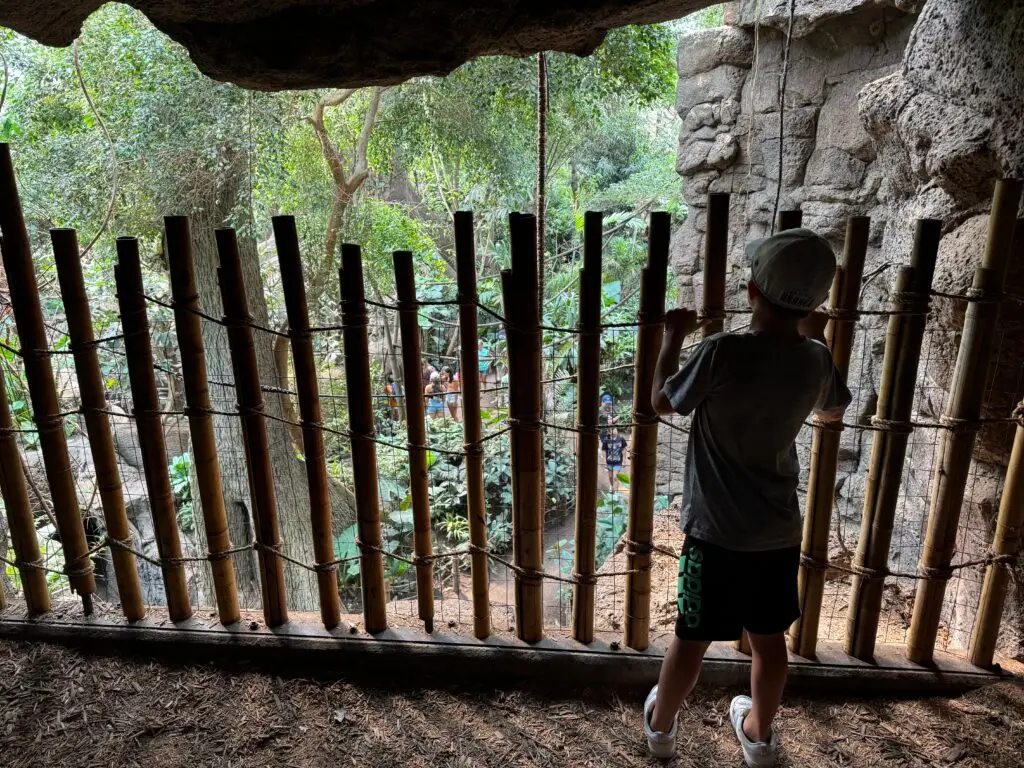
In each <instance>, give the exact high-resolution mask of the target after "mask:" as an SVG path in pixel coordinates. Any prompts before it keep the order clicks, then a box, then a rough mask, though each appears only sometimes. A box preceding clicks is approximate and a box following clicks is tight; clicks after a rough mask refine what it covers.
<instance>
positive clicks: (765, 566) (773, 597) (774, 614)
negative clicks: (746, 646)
mask: <svg viewBox="0 0 1024 768" xmlns="http://www.w3.org/2000/svg"><path fill="white" fill-rule="evenodd" d="M799 569H800V548H799V547H789V548H786V549H779V550H771V551H766V552H753V553H750V554H749V555H747V556H746V557H745V558H744V567H743V569H742V578H743V581H744V582H745V584H746V587H745V588H744V598H745V602H746V610H745V615H744V620H743V624H744V627H745V629H746V630H747V636H748V637H749V638H750V650H751V655H752V664H751V668H750V698H751V700H752V702H753V706H752V707H751V709H750V712H749V713H748V714H747V715H746V717H745V718H744V720H743V732H744V734H745V735H746V737H747V738H748V739H750V740H751V741H752V742H755V743H756V742H765V743H767V742H768V741H769V740H770V738H771V733H772V721H773V720H774V719H775V714H776V712H778V711H779V704H780V703H781V702H782V691H783V689H784V688H785V687H786V674H787V672H788V671H789V657H788V654H787V652H786V636H785V631H786V629H787V628H788V627H789V626H790V625H791V624H792V623H793V622H794V621H795V620H796V619H797V618H798V617H799V616H800V599H799V595H798V592H797V573H798V571H799Z"/></svg>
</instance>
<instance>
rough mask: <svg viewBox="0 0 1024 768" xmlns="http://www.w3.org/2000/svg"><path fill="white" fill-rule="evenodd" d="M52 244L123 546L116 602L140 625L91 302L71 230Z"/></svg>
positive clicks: (96, 456) (106, 515)
mask: <svg viewBox="0 0 1024 768" xmlns="http://www.w3.org/2000/svg"><path fill="white" fill-rule="evenodd" d="M50 242H51V244H52V245H53V260H54V264H55V266H56V267H57V281H58V283H59V284H60V294H61V299H62V300H63V302H64V314H65V315H66V316H67V321H68V338H69V339H70V340H71V350H72V352H73V353H74V356H75V375H76V377H77V379H78V390H79V394H80V397H81V402H82V414H83V417H84V419H85V429H86V434H87V435H88V436H89V451H90V453H91V454H92V461H93V466H94V467H95V468H96V489H97V491H98V492H99V497H100V506H101V507H102V508H103V522H104V525H105V526H106V529H107V536H108V537H109V538H110V539H111V540H112V541H115V542H121V543H122V544H124V545H125V546H123V547H122V546H118V545H117V544H114V545H112V546H111V551H110V557H111V560H112V562H113V565H114V580H115V582H116V583H117V596H118V598H119V599H120V600H121V610H122V611H123V612H124V615H125V618H127V619H128V621H138V620H139V619H141V618H142V617H143V616H145V615H146V606H145V605H144V604H143V600H142V585H141V584H140V583H139V573H138V569H137V568H136V565H135V555H133V554H132V553H131V552H130V551H129V550H128V549H127V548H126V547H132V546H133V544H134V542H133V541H132V533H131V528H130V526H129V525H128V514H127V513H126V511H125V506H124V494H123V493H122V491H121V472H120V471H119V470H118V467H117V454H116V452H115V450H114V437H113V434H112V433H111V431H110V419H109V418H108V416H107V414H106V413H105V411H106V409H107V393H106V390H105V389H104V386H103V374H102V372H101V371H100V362H99V357H98V355H97V354H96V344H95V337H94V336H93V330H92V315H91V313H90V310H89V296H88V294H87V293H86V291H85V278H84V276H83V275H82V262H81V257H80V256H79V253H78V236H77V235H76V234H75V230H73V229H51V230H50Z"/></svg>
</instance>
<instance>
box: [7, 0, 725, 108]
mask: <svg viewBox="0 0 1024 768" xmlns="http://www.w3.org/2000/svg"><path fill="white" fill-rule="evenodd" d="M713 3H714V0H639V1H638V2H631V3H623V2H619V1H618V0H559V2H554V3H531V2H522V0H488V1H487V2H477V1H475V0H417V1H416V2H411V1H410V0H406V1H405V2H391V3H383V2H366V1H365V0H332V1H331V2H325V1H324V0H218V2H209V0H129V3H128V4H129V5H132V6H134V7H135V8H138V9H139V10H141V11H142V12H143V13H145V14H146V16H148V17H149V19H150V20H151V21H152V22H153V23H154V24H155V25H156V26H157V27H159V28H160V29H161V30H163V31H164V32H166V33H167V34H168V35H170V36H171V37H172V38H174V39H175V40H177V41H178V42H179V43H181V44H182V45H184V46H185V47H186V48H187V49H188V51H189V55H191V57H192V59H193V60H194V61H195V62H196V64H197V65H198V66H199V68H200V69H201V70H203V72H205V73H206V74H208V75H210V76H211V77H215V78H217V79H218V80H229V81H231V82H235V83H238V84H239V85H244V86H247V87H252V88H260V89H267V90H279V89H284V88H312V87H318V86H328V85H333V86H345V87H356V86H362V85H381V84H388V83H397V82H401V81H402V80H406V79H408V78H410V77H413V76H415V75H428V74H432V75H441V74H446V73H448V72H450V71H451V70H453V69H455V68H456V67H457V66H459V65H460V64H462V63H463V62H465V61H468V60H469V59H471V58H473V57H475V56H481V55H487V54H510V55H513V56H526V55H529V54H533V53H536V52H537V51H542V50H554V51H568V52H571V53H577V54H581V55H585V54H588V53H590V52H591V51H593V50H594V48H596V47H597V46H598V45H599V44H600V43H601V41H602V40H603V39H604V37H605V34H606V33H607V31H608V30H609V29H612V28H615V27H620V26H623V25H625V24H643V23H651V22H657V21H667V20H668V19H674V18H678V17H680V16H685V15H686V14H687V13H690V12H692V11H695V10H698V9H700V8H704V7H706V6H709V5H712V4H713ZM101 5H103V0H3V2H0V26H4V27H10V28H12V29H15V30H17V31H18V32H21V33H22V34H25V35H28V36H30V37H33V38H35V39H36V40H39V41H40V42H42V43H46V44H48V45H69V44H70V43H71V41H72V40H74V39H75V37H77V36H78V34H79V32H80V31H81V27H82V22H83V21H84V20H85V19H86V18H87V17H88V16H89V14H90V13H92V12H93V11H95V10H96V9H97V8H99V7H100V6H101ZM730 55H731V54H730Z"/></svg>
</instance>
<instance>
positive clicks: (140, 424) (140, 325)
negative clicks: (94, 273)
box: [114, 237, 192, 621]
mask: <svg viewBox="0 0 1024 768" xmlns="http://www.w3.org/2000/svg"><path fill="white" fill-rule="evenodd" d="M116 245H117V266H115V267H114V281H115V283H116V284H117V302H118V306H119V307H120V310H121V328H122V330H123V331H124V349H125V352H126V353H127V359H128V381H129V383H130V385H131V391H132V415H133V416H134V417H135V429H136V432H137V433H138V436H139V451H140V452H141V453H142V468H143V470H144V472H145V476H146V489H147V491H148V493H149V507H150V509H151V510H152V512H153V527H154V529H155V531H156V548H157V552H159V554H160V571H161V573H162V574H163V579H164V594H165V595H166V596H167V608H168V612H169V613H170V616H171V621H184V620H185V619H187V618H189V617H190V616H191V615H192V607H191V606H190V605H189V599H188V582H187V579H186V577H185V566H184V563H182V562H181V554H182V553H181V537H180V535H179V533H178V517H177V511H176V510H175V508H174V493H173V492H172V491H171V478H170V474H169V473H168V469H167V447H166V445H165V443H164V426H163V418H162V417H161V415H160V398H159V396H158V395H157V391H156V379H155V378H154V376H153V348H152V346H151V344H150V339H149V316H148V314H147V312H146V298H145V297H144V296H143V290H144V289H143V284H142V263H141V261H140V260H139V243H138V241H137V240H136V239H135V238H134V237H119V238H117V243H116Z"/></svg>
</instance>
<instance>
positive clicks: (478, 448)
mask: <svg viewBox="0 0 1024 768" xmlns="http://www.w3.org/2000/svg"><path fill="white" fill-rule="evenodd" d="M455 272H456V279H457V281H458V290H459V338H460V340H461V351H460V355H461V357H460V363H461V368H462V377H461V383H462V386H461V389H462V429H463V442H464V444H465V445H464V447H465V451H466V459H465V462H466V512H467V514H468V515H469V543H470V545H471V546H472V548H473V554H472V556H471V563H472V574H473V634H474V635H475V636H476V637H477V638H479V639H481V640H483V639H484V638H486V637H488V636H489V635H490V634H491V603H490V563H489V561H488V558H487V552H486V551H487V549H488V548H489V541H488V537H487V508H486V499H485V497H484V444H483V443H482V442H481V438H482V437H483V422H482V419H481V416H480V376H479V370H480V359H479V355H480V352H479V331H478V329H477V301H478V296H477V288H476V246H475V243H474V236H473V214H472V212H470V211H456V213H455ZM417 373H418V370H417ZM417 381H418V380H417Z"/></svg>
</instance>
